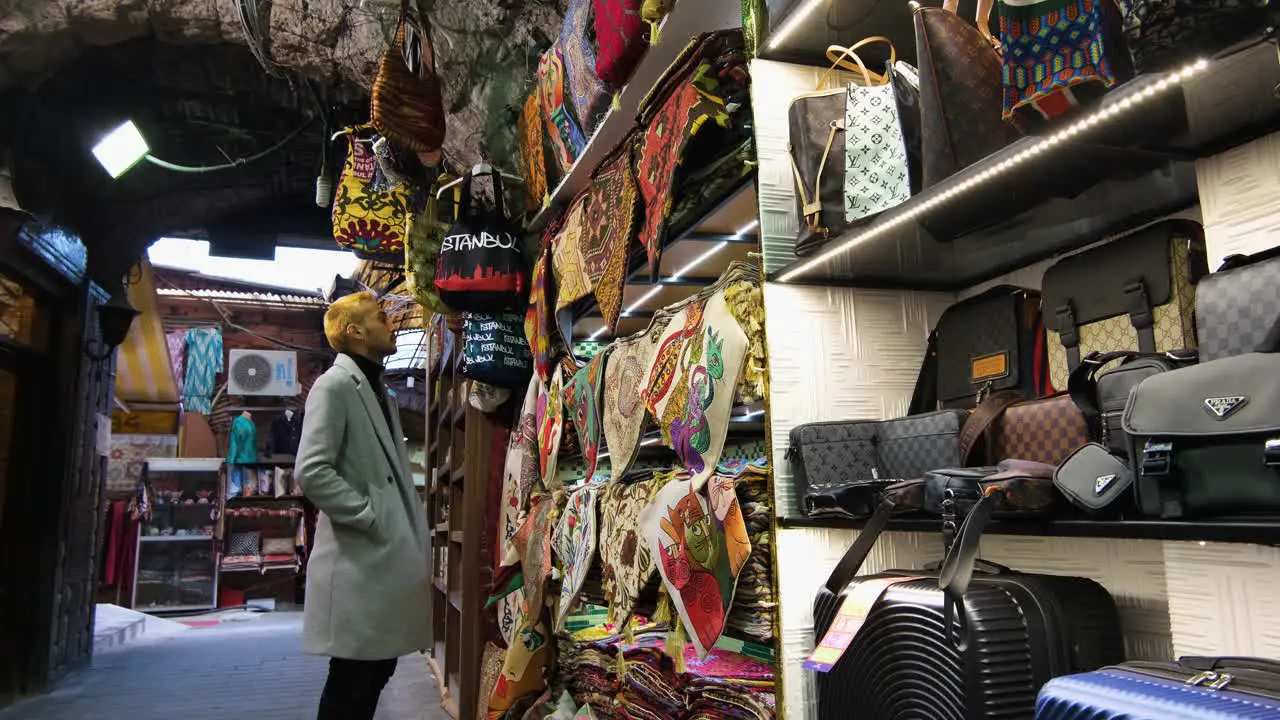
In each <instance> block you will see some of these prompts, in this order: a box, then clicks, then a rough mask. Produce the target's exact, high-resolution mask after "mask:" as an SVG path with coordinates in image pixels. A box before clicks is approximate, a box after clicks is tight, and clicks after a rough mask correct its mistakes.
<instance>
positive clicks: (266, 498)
mask: <svg viewBox="0 0 1280 720" xmlns="http://www.w3.org/2000/svg"><path fill="white" fill-rule="evenodd" d="M302 499H303V497H302V496H301V495H281V496H279V497H276V496H274V495H248V496H236V497H229V498H227V502H229V503H241V502H247V503H254V502H295V503H296V502H301V501H302ZM197 507H199V506H197Z"/></svg>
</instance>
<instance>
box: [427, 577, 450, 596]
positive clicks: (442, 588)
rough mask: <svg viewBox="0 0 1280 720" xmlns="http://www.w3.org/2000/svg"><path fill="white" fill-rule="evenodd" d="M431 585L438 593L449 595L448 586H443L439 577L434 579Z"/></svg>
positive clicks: (443, 583)
mask: <svg viewBox="0 0 1280 720" xmlns="http://www.w3.org/2000/svg"><path fill="white" fill-rule="evenodd" d="M431 584H432V585H434V586H435V588H436V589H437V590H439V591H440V592H442V593H444V594H446V595H448V594H449V586H448V585H446V584H445V581H444V578H439V577H438V578H435V579H433V580H432V581H431Z"/></svg>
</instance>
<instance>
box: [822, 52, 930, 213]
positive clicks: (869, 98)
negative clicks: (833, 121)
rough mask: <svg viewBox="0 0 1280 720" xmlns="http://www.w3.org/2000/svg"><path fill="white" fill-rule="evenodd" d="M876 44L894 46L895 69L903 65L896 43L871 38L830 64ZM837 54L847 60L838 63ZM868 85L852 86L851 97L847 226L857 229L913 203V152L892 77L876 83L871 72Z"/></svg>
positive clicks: (847, 99) (866, 78) (846, 124)
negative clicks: (910, 155)
mask: <svg viewBox="0 0 1280 720" xmlns="http://www.w3.org/2000/svg"><path fill="white" fill-rule="evenodd" d="M876 42H883V43H887V44H888V45H889V66H890V67H891V68H892V66H893V64H894V63H895V62H896V61H897V59H898V54H897V50H896V49H894V47H893V43H892V42H890V41H889V39H888V38H885V37H871V38H867V39H865V40H862V41H860V42H858V43H856V44H854V45H853V46H852V47H850V48H848V49H845V48H841V47H839V46H837V45H833V46H831V47H829V48H827V57H828V59H836V58H839V57H841V56H843V55H848V56H853V57H856V55H854V53H853V50H854V49H855V48H858V47H861V46H864V45H867V44H870V43H876ZM833 51H840V52H841V55H837V56H836V58H832V55H833V54H834V52H833ZM858 65H859V67H861V69H862V70H863V82H862V83H861V84H859V83H857V82H854V83H850V84H849V89H848V92H847V93H846V95H845V122H844V127H845V132H844V139H845V155H844V157H845V170H844V220H845V222H846V223H849V224H853V223H857V222H859V221H864V220H867V219H870V218H872V217H875V216H876V215H878V214H879V213H881V212H883V211H885V210H888V209H889V208H891V207H893V206H894V205H897V204H899V203H901V202H903V201H905V200H906V199H907V198H909V197H911V179H910V177H909V173H908V161H907V146H906V142H905V140H904V139H903V134H902V126H901V124H900V123H899V120H898V102H897V99H896V97H895V91H894V87H893V84H892V81H891V80H890V78H889V77H885V76H876V77H874V78H873V77H872V76H871V74H870V73H869V72H867V70H866V66H865V65H863V64H862V62H861V61H860V60H859V61H858Z"/></svg>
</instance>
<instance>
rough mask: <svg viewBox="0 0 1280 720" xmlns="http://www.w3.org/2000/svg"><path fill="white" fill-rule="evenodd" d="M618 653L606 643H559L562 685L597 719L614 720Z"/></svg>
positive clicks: (566, 639) (573, 641) (569, 640)
mask: <svg viewBox="0 0 1280 720" xmlns="http://www.w3.org/2000/svg"><path fill="white" fill-rule="evenodd" d="M617 654H618V650H617V648H616V647H614V646H613V645H611V644H609V643H607V642H578V641H575V640H572V639H570V638H562V639H561V641H560V664H559V668H558V671H559V673H560V682H561V684H562V685H563V686H564V689H565V690H567V691H569V694H570V695H572V696H573V700H574V702H575V703H577V704H578V706H579V707H581V706H582V705H590V706H591V709H592V710H593V711H594V712H595V714H596V716H597V717H600V718H612V717H614V716H615V710H614V708H615V705H614V698H615V697H616V696H617V694H618V676H617V665H616V658H617Z"/></svg>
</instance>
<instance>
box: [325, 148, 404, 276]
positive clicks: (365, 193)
mask: <svg viewBox="0 0 1280 720" xmlns="http://www.w3.org/2000/svg"><path fill="white" fill-rule="evenodd" d="M344 132H345V133H346V135H347V138H348V141H349V142H350V144H351V151H350V154H349V155H348V156H347V162H346V165H344V166H343V168H342V177H341V178H340V179H339V180H338V187H337V190H336V191H335V192H334V196H333V213H332V214H333V239H334V241H335V242H337V243H338V244H339V245H341V246H342V247H344V248H346V249H348V250H350V251H352V252H353V253H355V254H356V255H357V256H358V257H360V258H361V259H364V260H374V261H382V262H394V263H395V264H397V265H399V264H401V263H403V262H404V242H405V236H406V235H407V234H408V231H409V187H408V185H407V184H405V183H403V182H400V183H393V182H392V181H391V180H389V179H388V178H387V177H386V176H385V175H384V174H383V172H382V169H381V168H380V167H379V165H378V160H377V157H375V156H374V154H373V143H372V141H373V132H372V127H371V126H369V125H358V126H356V127H351V128H347V129H346V130H345V131H344Z"/></svg>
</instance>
